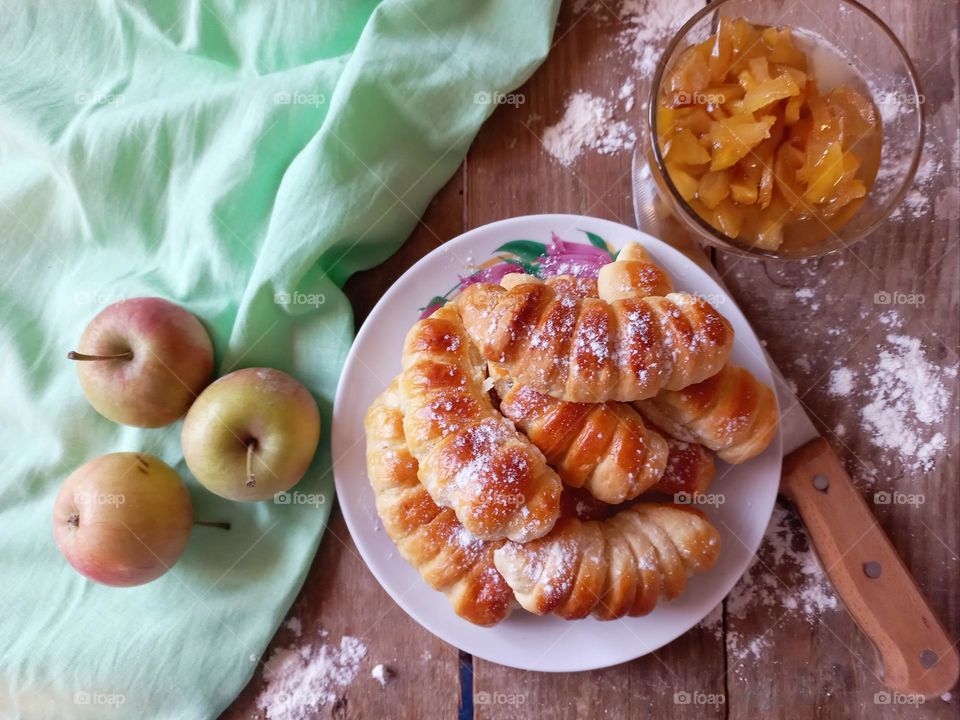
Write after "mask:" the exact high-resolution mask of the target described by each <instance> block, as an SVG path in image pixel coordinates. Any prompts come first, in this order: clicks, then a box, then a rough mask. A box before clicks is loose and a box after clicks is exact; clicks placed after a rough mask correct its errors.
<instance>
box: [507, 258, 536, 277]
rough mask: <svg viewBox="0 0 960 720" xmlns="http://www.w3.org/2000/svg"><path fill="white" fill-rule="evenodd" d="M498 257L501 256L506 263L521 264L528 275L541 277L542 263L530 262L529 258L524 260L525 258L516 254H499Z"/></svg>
mask: <svg viewBox="0 0 960 720" xmlns="http://www.w3.org/2000/svg"><path fill="white" fill-rule="evenodd" d="M497 257H498V258H500V260H502V261H503V262H505V263H510V264H511V265H519V266H520V267H521V268H523V271H524V272H525V273H526V274H527V275H533V276H534V277H540V263H536V262H529V261H527V260H524V259H523V258H520V257H517V256H516V255H514V256H513V257H506V256H504V255H498V256H497Z"/></svg>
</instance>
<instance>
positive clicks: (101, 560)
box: [53, 452, 193, 587]
mask: <svg viewBox="0 0 960 720" xmlns="http://www.w3.org/2000/svg"><path fill="white" fill-rule="evenodd" d="M192 524H193V510H192V508H191V505H190V496H189V494H188V493H187V488H186V487H185V486H184V484H183V482H182V481H181V480H180V477H179V476H178V475H177V473H176V472H175V471H174V470H173V468H171V467H170V466H169V465H167V464H166V463H165V462H163V461H162V460H161V459H160V458H157V457H154V456H153V455H147V454H145V453H132V452H121V453H111V454H109V455H103V456H102V457H98V458H96V459H94V460H91V461H89V462H88V463H86V464H84V465H81V466H80V467H79V468H77V469H76V470H74V471H73V473H71V474H70V476H69V477H68V478H67V479H66V481H65V482H64V484H63V487H61V488H60V492H59V494H58V495H57V499H56V502H55V504H54V511H53V532H54V537H55V538H56V542H57V547H58V548H59V549H60V552H61V553H63V556H64V557H65V558H66V559H67V561H68V562H69V563H70V564H71V565H72V566H73V567H74V568H76V569H77V571H79V572H80V573H81V574H83V575H85V576H86V577H88V578H90V579H91V580H95V581H96V582H99V583H103V584H104V585H114V586H117V587H128V586H131V585H142V584H143V583H147V582H150V581H151V580H155V579H156V578H158V577H160V576H161V575H163V574H164V573H165V572H167V570H169V569H170V568H171V567H172V566H173V564H174V563H176V562H177V560H178V559H179V557H180V555H181V554H183V551H184V548H186V546H187V539H188V538H189V537H190V530H191V527H192Z"/></svg>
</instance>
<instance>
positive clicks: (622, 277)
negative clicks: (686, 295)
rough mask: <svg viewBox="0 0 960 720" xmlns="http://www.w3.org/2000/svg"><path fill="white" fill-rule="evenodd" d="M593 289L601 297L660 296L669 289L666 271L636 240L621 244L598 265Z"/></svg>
mask: <svg viewBox="0 0 960 720" xmlns="http://www.w3.org/2000/svg"><path fill="white" fill-rule="evenodd" d="M597 291H598V294H599V296H600V299H601V300H606V301H607V302H613V301H614V300H622V299H624V298H631V297H650V296H663V295H667V294H669V293H672V292H673V283H672V282H670V276H669V275H667V273H666V271H665V270H664V269H663V268H661V267H660V266H659V265H657V264H656V263H655V262H653V260H652V259H651V258H650V255H648V254H647V251H646V250H644V249H643V246H641V245H638V244H637V243H629V244H627V245H624V246H623V247H622V248H621V249H620V252H619V253H617V259H616V261H615V262H612V263H607V264H606V265H604V266H603V267H602V268H600V276H599V277H598V278H597Z"/></svg>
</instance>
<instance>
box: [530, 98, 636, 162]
mask: <svg viewBox="0 0 960 720" xmlns="http://www.w3.org/2000/svg"><path fill="white" fill-rule="evenodd" d="M636 141H637V136H636V133H634V131H633V130H632V129H631V128H630V126H629V125H627V123H625V122H623V121H621V120H616V119H615V118H614V114H613V108H612V106H611V105H610V103H609V102H607V101H606V100H605V99H603V98H600V97H596V96H594V95H590V94H589V93H586V92H583V91H582V90H581V91H578V92H575V93H574V94H573V95H571V96H570V99H569V101H568V102H567V108H566V110H565V111H564V114H563V117H562V118H561V119H560V121H559V122H558V123H557V124H556V125H551V126H550V127H548V128H546V129H545V130H544V131H543V145H544V147H545V148H546V149H547V152H549V153H550V154H551V155H552V156H553V157H554V158H555V159H556V160H557V161H558V162H559V163H560V164H561V165H572V164H573V163H574V161H576V159H577V158H578V157H580V154H581V153H582V152H583V151H584V150H587V149H591V150H595V151H597V152H599V153H600V154H601V155H611V154H613V153H617V152H619V151H621V150H625V149H629V148H632V147H633V145H634V143H635V142H636Z"/></svg>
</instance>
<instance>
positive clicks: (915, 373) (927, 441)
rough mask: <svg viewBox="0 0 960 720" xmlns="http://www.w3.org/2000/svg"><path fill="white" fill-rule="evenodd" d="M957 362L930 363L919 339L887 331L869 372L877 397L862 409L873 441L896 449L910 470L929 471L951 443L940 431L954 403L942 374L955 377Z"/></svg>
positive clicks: (865, 423) (862, 414)
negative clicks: (877, 357) (878, 354)
mask: <svg viewBox="0 0 960 720" xmlns="http://www.w3.org/2000/svg"><path fill="white" fill-rule="evenodd" d="M956 376H957V365H953V366H947V367H939V366H937V365H935V364H934V363H932V362H930V360H929V359H928V358H927V355H926V352H924V349H923V345H922V344H921V342H920V340H919V338H914V337H909V336H906V335H887V338H886V345H885V346H880V357H879V360H878V362H877V364H876V366H875V367H874V368H871V369H870V370H869V371H868V374H867V378H868V379H869V383H870V397H871V398H872V400H871V401H870V402H869V403H868V404H867V405H866V406H865V407H864V408H863V409H862V410H861V419H862V421H863V424H864V427H865V428H866V429H867V431H868V432H869V433H870V439H871V441H872V442H873V444H874V445H876V446H877V447H879V448H882V449H886V450H893V451H895V452H896V453H897V455H898V456H899V457H900V459H901V461H902V462H903V463H904V464H905V465H906V466H907V467H908V468H909V469H911V470H930V469H931V468H932V467H933V463H934V460H935V458H936V455H937V453H938V452H939V451H941V450H943V449H944V448H946V446H947V440H946V437H944V435H943V433H941V432H939V431H937V428H938V427H939V426H940V425H941V424H942V422H943V420H944V417H945V415H946V413H947V411H948V409H949V407H950V391H949V390H948V389H947V388H946V387H945V386H944V384H943V382H942V378H944V377H946V378H955V377H956Z"/></svg>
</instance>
